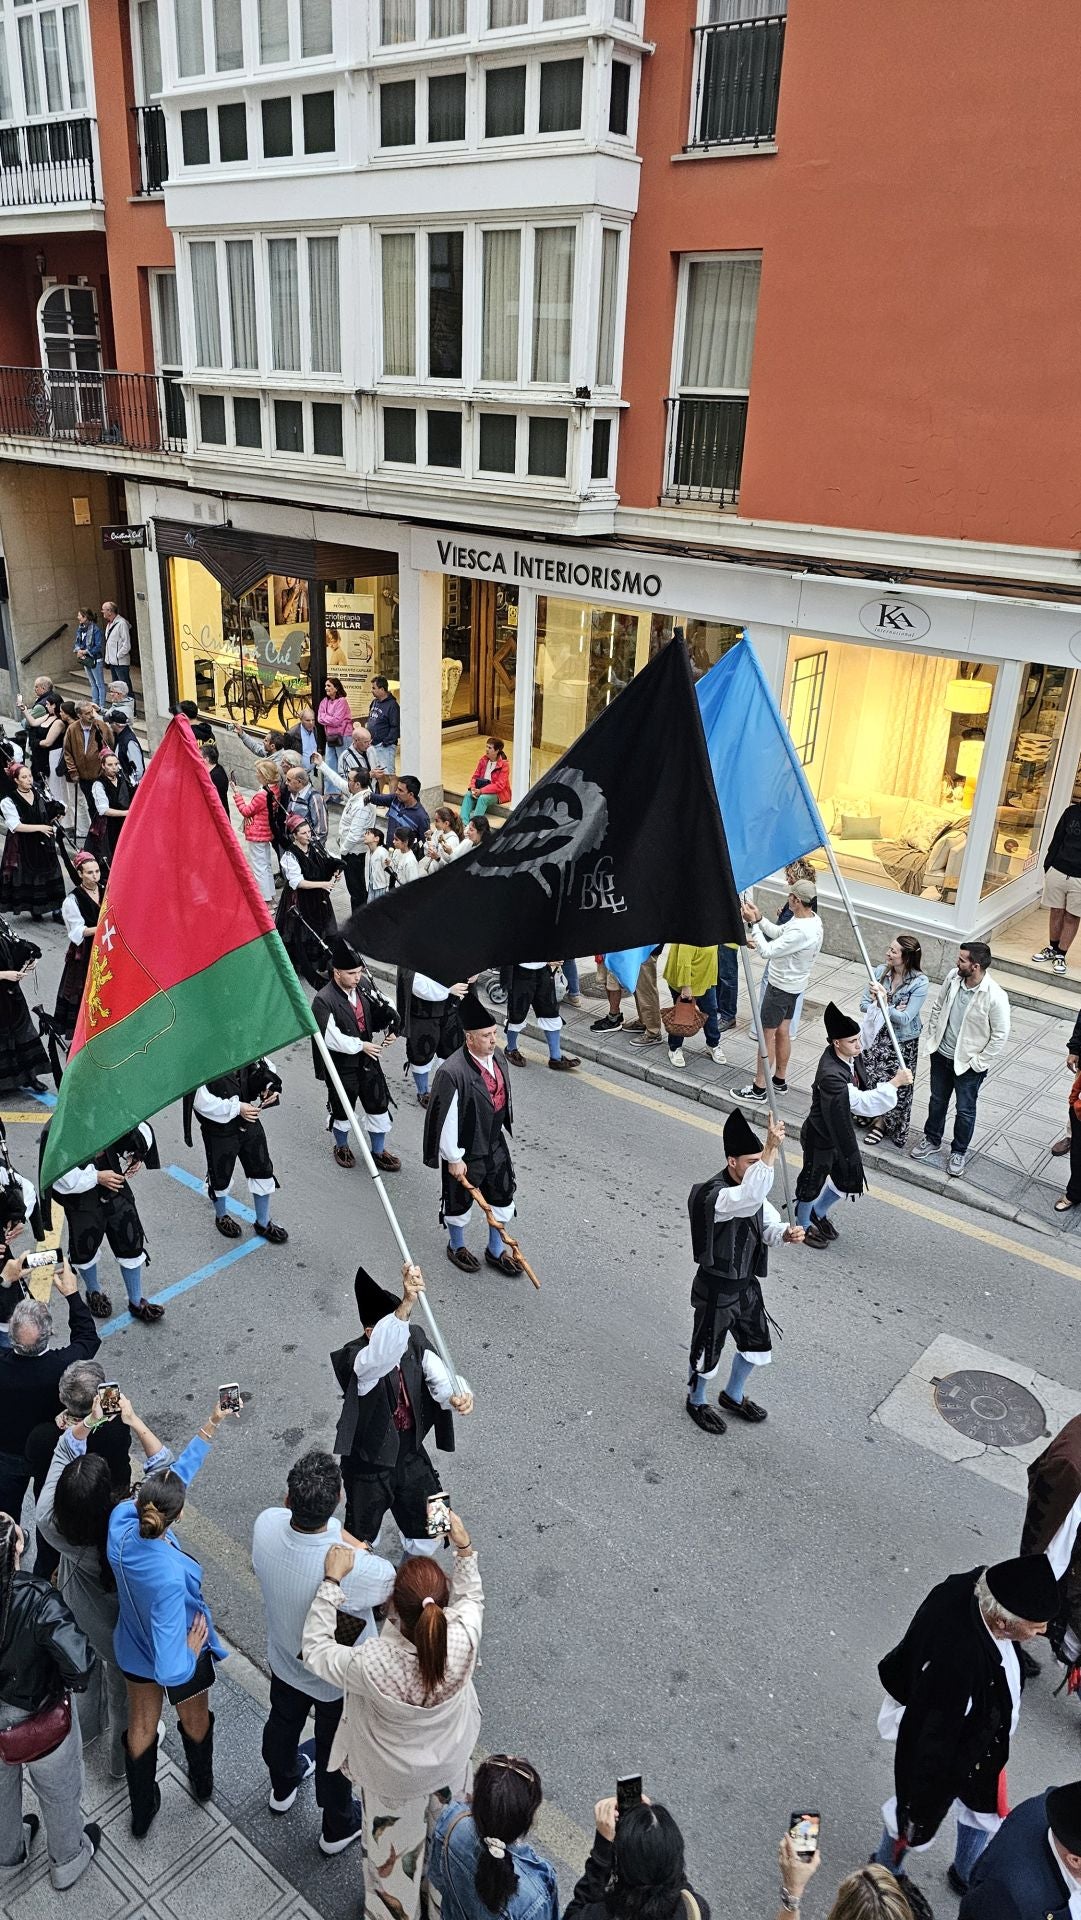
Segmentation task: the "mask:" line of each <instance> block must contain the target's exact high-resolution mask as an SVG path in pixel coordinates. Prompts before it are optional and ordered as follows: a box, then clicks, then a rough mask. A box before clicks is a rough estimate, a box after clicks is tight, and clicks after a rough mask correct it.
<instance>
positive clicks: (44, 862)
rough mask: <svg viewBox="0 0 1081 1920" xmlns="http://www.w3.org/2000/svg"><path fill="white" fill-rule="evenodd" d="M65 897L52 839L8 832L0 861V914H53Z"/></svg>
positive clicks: (54, 844)
mask: <svg viewBox="0 0 1081 1920" xmlns="http://www.w3.org/2000/svg"><path fill="white" fill-rule="evenodd" d="M63 898H64V875H63V872H62V871H61V867H60V858H59V855H58V854H57V851H56V842H55V840H53V839H51V838H49V837H48V836H47V835H46V834H44V833H15V832H13V831H12V830H11V829H10V828H9V830H8V837H7V843H6V845H5V847H4V852H3V857H2V858H0V912H5V913H36V914H43V913H54V912H55V911H56V909H57V907H59V905H60V903H61V901H62V900H63Z"/></svg>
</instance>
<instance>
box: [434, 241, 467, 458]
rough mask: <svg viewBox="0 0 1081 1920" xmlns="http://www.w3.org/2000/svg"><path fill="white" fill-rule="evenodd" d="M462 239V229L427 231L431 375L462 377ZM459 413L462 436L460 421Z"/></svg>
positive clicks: (437, 376)
mask: <svg viewBox="0 0 1081 1920" xmlns="http://www.w3.org/2000/svg"><path fill="white" fill-rule="evenodd" d="M462 243H463V235H462V234H461V233H430V234H429V235H428V373H429V375H430V376H431V378H432V379H443V380H460V379H461V377H462V255H463V245H462ZM456 417H458V418H459V440H460V427H461V421H460V417H459V416H456ZM438 464H441V465H448V464H454V463H452V462H440V463H438Z"/></svg>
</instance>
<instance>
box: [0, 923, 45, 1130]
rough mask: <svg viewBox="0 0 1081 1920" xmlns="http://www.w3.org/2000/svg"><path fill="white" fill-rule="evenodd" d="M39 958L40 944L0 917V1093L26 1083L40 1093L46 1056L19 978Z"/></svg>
mask: <svg viewBox="0 0 1081 1920" xmlns="http://www.w3.org/2000/svg"><path fill="white" fill-rule="evenodd" d="M40 959H41V948H40V947H35V946H34V945H33V944H32V942H31V941H29V940H23V939H22V938H21V936H20V935H19V934H17V933H13V932H12V930H11V928H10V927H9V926H8V925H7V923H6V921H4V920H0V1093H11V1092H12V1091H13V1090H14V1089H15V1088H16V1087H29V1089H30V1091H31V1093H44V1091H45V1085H44V1082H43V1081H42V1080H40V1079H39V1077H38V1076H39V1074H42V1073H48V1071H49V1059H48V1055H47V1054H46V1052H45V1049H44V1047H43V1046H42V1044H41V1041H40V1040H39V1038H38V1036H37V1034H36V1033H35V1031H34V1023H33V1021H32V1020H31V1018H30V1009H29V1007H28V1006H27V1004H26V996H25V995H24V993H23V990H22V982H23V981H24V980H25V978H26V976H27V974H28V973H31V972H33V969H34V967H35V966H36V965H37V963H38V961H39V960H40Z"/></svg>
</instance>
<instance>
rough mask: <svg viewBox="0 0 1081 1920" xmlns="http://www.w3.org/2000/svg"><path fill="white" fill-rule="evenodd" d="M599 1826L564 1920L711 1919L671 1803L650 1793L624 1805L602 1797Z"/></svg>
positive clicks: (598, 1811) (599, 1802) (613, 1799)
mask: <svg viewBox="0 0 1081 1920" xmlns="http://www.w3.org/2000/svg"><path fill="white" fill-rule="evenodd" d="M594 1817H595V1820H596V1826H597V1830H596V1833H595V1834H594V1837H593V1850H592V1852H591V1853H590V1856H589V1859H588V1860H587V1861H586V1865H585V1871H584V1873H583V1874H582V1877H581V1879H580V1880H579V1882H578V1885H577V1886H576V1887H575V1889H574V1892H573V1894H572V1895H571V1901H570V1905H569V1906H568V1908H567V1910H566V1912H565V1914H564V1916H563V1920H635V1917H636V1916H637V1915H639V1914H640V1913H642V1912H643V1911H647V1912H648V1913H649V1914H650V1915H651V1920H699V1916H700V1917H701V1920H709V1904H708V1902H707V1901H706V1900H704V1899H703V1897H702V1895H701V1894H700V1893H696V1892H695V1891H694V1889H693V1888H692V1886H691V1884H690V1881H689V1879H688V1876H687V1868H686V1862H685V1860H684V1848H683V1835H682V1833H681V1832H680V1830H679V1828H678V1826H677V1825H676V1823H675V1821H674V1820H673V1818H672V1815H671V1814H670V1813H669V1811H668V1809H667V1807H662V1806H658V1805H656V1804H655V1803H654V1802H653V1801H651V1800H650V1799H649V1798H648V1797H647V1796H646V1795H645V1794H643V1795H642V1797H641V1799H640V1800H639V1801H637V1802H636V1803H634V1804H632V1805H629V1806H624V1807H622V1808H620V1807H619V1806H618V1804H617V1796H616V1795H615V1794H613V1795H612V1796H611V1797H610V1798H607V1799H604V1800H598V1802H597V1806H596V1810H595V1815H594Z"/></svg>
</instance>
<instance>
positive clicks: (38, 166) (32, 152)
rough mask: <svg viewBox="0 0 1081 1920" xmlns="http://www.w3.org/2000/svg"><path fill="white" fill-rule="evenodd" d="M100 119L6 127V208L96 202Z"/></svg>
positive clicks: (2, 180) (2, 154) (2, 179)
mask: <svg viewBox="0 0 1081 1920" xmlns="http://www.w3.org/2000/svg"><path fill="white" fill-rule="evenodd" d="M99 199H100V195H99V193H98V186H97V179H96V176H95V169H94V122H93V121H92V120H85V119H84V120H48V121H42V122H40V123H39V124H38V125H35V126H26V127H0V208H3V207H67V206H87V205H93V204H94V203H95V202H96V201H98V200H99Z"/></svg>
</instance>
